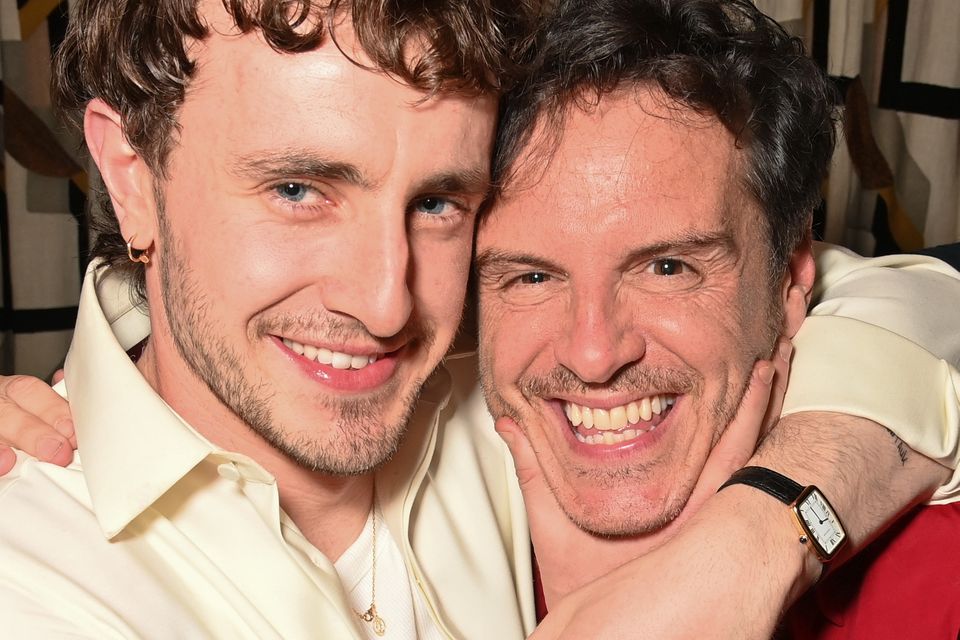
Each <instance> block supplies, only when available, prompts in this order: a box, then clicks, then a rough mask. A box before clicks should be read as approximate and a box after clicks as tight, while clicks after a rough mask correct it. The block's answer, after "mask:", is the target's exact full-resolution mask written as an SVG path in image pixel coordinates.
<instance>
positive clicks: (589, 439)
mask: <svg viewBox="0 0 960 640" xmlns="http://www.w3.org/2000/svg"><path fill="white" fill-rule="evenodd" d="M654 429H656V427H649V428H648V429H627V430H626V431H617V432H616V433H614V432H613V431H604V432H603V433H595V434H593V435H592V436H585V435H583V434H581V433H579V432H577V431H574V432H573V435H575V436H576V438H577V440H579V441H580V442H582V443H583V444H619V443H621V442H626V441H627V440H633V439H634V438H636V437H637V436H639V435H641V434H644V433H647V432H649V431H653V430H654Z"/></svg>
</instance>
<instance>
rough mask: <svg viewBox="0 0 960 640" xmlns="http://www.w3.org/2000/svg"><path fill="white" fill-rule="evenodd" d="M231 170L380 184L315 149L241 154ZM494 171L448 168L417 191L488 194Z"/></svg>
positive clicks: (365, 186) (261, 175) (250, 174)
mask: <svg viewBox="0 0 960 640" xmlns="http://www.w3.org/2000/svg"><path fill="white" fill-rule="evenodd" d="M231 170H232V171H231V172H232V173H233V174H234V175H236V176H238V177H240V178H248V179H253V180H263V179H264V178H268V179H269V178H284V177H291V176H309V177H311V178H317V179H325V180H332V181H339V182H346V183H347V184H352V185H355V186H358V187H360V188H361V189H365V190H368V191H370V190H374V189H376V188H377V187H378V186H379V185H378V184H377V183H376V182H375V181H373V180H370V179H369V178H368V177H366V176H365V175H364V173H363V171H362V170H361V169H360V168H359V167H358V166H357V165H355V164H351V163H349V162H340V161H336V160H330V159H327V158H324V157H322V156H320V155H317V154H315V153H311V152H299V151H281V152H278V153H257V154H250V155H246V156H241V157H240V158H239V159H238V160H237V161H236V162H234V163H233V165H232V167H231ZM490 189H491V182H490V174H489V173H488V172H487V171H484V170H483V169H481V168H479V167H467V168H463V169H455V170H452V171H444V172H441V173H438V174H436V175H432V176H428V177H427V178H426V179H425V180H423V181H422V182H421V183H419V184H418V185H417V188H416V189H415V193H418V194H422V193H464V194H469V195H481V196H486V195H487V194H489V193H490Z"/></svg>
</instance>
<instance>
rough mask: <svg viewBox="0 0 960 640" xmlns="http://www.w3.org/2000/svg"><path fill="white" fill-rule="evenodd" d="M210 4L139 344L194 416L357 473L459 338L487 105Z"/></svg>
mask: <svg viewBox="0 0 960 640" xmlns="http://www.w3.org/2000/svg"><path fill="white" fill-rule="evenodd" d="M218 13H219V15H217V16H214V18H213V19H214V28H213V30H212V31H213V35H212V36H211V37H210V38H209V39H208V40H206V41H204V42H203V43H200V44H197V45H196V52H197V58H198V60H199V69H198V73H197V75H196V77H195V79H194V80H193V81H192V82H191V86H190V88H189V90H188V93H187V97H186V100H185V103H184V105H183V107H182V109H181V111H180V113H179V118H178V120H179V125H180V130H179V133H180V135H179V138H178V142H177V144H176V145H175V147H174V149H173V151H172V153H171V155H170V160H169V172H168V175H167V179H166V180H164V181H163V182H162V183H160V185H159V187H160V189H161V190H162V194H163V197H162V200H163V203H162V207H159V208H161V209H162V210H161V212H160V214H159V215H158V217H157V225H158V234H157V235H158V241H157V245H156V250H157V253H156V256H157V262H158V263H159V275H158V274H157V270H156V269H152V270H151V271H150V273H149V275H148V295H149V296H150V298H151V300H154V301H157V300H159V299H160V297H158V296H157V295H156V293H157V292H158V291H159V292H160V295H161V296H162V300H163V305H160V304H157V302H154V304H153V307H154V310H155V312H154V313H155V315H154V318H153V321H154V338H153V340H152V343H151V348H152V349H153V350H154V352H155V355H156V358H157V360H158V363H159V364H160V368H161V370H164V371H166V372H167V374H166V375H167V378H168V386H173V385H180V386H186V387H189V386H193V387H194V388H197V390H196V393H195V396H193V397H192V398H191V400H190V404H192V405H197V406H196V408H195V409H194V411H195V412H196V413H194V414H192V415H191V418H192V419H193V420H197V419H198V418H197V417H196V416H197V415H200V414H203V416H202V418H199V419H201V420H206V421H207V422H208V423H209V422H215V421H217V420H218V419H219V417H220V416H221V414H224V415H226V416H227V418H226V419H227V420H228V421H229V420H236V416H239V417H240V418H241V419H242V420H243V421H244V422H246V423H247V424H248V425H249V426H251V427H252V428H253V430H254V431H255V432H257V433H258V434H259V435H260V436H263V437H265V438H266V439H267V440H268V441H269V442H270V443H271V444H272V445H274V446H276V447H278V448H280V449H281V450H283V451H284V452H286V453H288V454H289V455H291V456H293V457H294V458H296V459H298V460H300V461H301V462H302V463H303V464H305V465H307V466H310V467H316V468H318V469H319V470H323V471H327V472H333V473H339V474H352V473H360V472H364V471H366V470H369V469H370V468H372V467H373V466H375V465H377V464H379V463H380V462H382V461H383V460H384V459H385V458H386V457H388V456H389V455H390V453H391V452H392V451H393V450H394V449H395V447H396V446H397V444H398V442H399V439H400V437H401V435H402V433H403V428H404V425H405V423H406V420H407V417H408V415H409V412H410V410H411V408H412V405H413V402H414V400H415V396H416V393H417V391H418V389H419V386H420V384H421V383H422V382H423V381H424V379H425V378H426V377H427V376H429V374H430V373H431V371H432V370H433V369H434V367H435V366H436V365H437V363H438V362H439V360H440V358H441V357H442V355H443V354H444V352H445V350H446V349H447V347H448V345H449V343H450V342H451V340H452V338H453V335H454V333H455V331H456V328H457V325H458V322H459V318H460V313H461V310H462V306H463V296H464V288H465V282H466V279H467V272H468V268H469V260H470V250H471V240H472V231H473V217H474V213H475V211H476V209H477V207H478V205H479V204H480V202H481V200H482V198H483V196H484V192H485V191H486V188H487V182H488V173H489V156H490V149H491V140H492V135H493V127H494V117H495V108H496V105H495V99H494V98H492V97H486V98H461V97H453V96H449V95H441V96H440V97H437V98H431V99H429V100H426V101H424V95H423V94H421V93H419V92H417V91H414V90H412V89H410V88H409V87H407V86H405V85H403V84H401V83H399V82H398V81H395V80H393V79H391V78H389V77H386V76H384V75H381V74H377V73H373V72H371V71H367V70H364V69H363V68H361V67H360V66H358V65H356V64H354V63H353V62H351V61H350V60H348V59H347V58H346V57H344V55H343V54H342V53H340V51H339V50H338V48H337V46H336V45H334V44H333V43H331V42H330V41H329V39H328V41H327V42H326V44H324V46H323V47H321V48H320V49H319V50H317V51H314V52H310V53H303V54H296V55H291V54H280V53H277V52H275V51H273V50H272V49H271V48H270V47H269V46H267V45H266V44H265V43H264V42H263V41H262V39H261V38H260V37H259V35H256V34H255V35H248V36H242V37H238V36H225V35H222V34H225V33H231V32H232V31H233V29H232V28H231V25H230V24H229V22H227V21H226V18H225V16H224V15H223V12H222V9H221V10H220V11H219V12H218ZM218 21H220V22H222V23H223V24H219V23H218ZM337 36H338V40H339V44H340V46H342V47H344V49H345V50H346V51H348V52H350V53H351V54H352V55H353V56H354V57H355V58H356V59H358V61H359V62H361V63H369V61H368V60H366V59H365V58H364V57H363V55H362V53H360V52H359V50H358V49H357V48H356V47H355V44H354V41H353V39H352V34H351V33H350V30H349V27H343V28H342V29H340V30H339V31H338V32H337ZM177 376H179V378H177ZM197 378H199V380H200V381H202V382H203V383H205V385H206V386H207V387H208V388H209V389H210V391H211V393H208V392H207V390H206V389H204V388H203V385H200V384H198V383H197ZM171 381H172V382H171ZM218 399H219V400H218ZM221 401H222V404H221ZM224 408H226V409H229V413H225V412H224ZM218 412H219V413H218ZM233 414H236V416H235V415H233ZM227 431H228V430H227ZM220 444H222V445H225V444H227V443H223V442H221V443H220Z"/></svg>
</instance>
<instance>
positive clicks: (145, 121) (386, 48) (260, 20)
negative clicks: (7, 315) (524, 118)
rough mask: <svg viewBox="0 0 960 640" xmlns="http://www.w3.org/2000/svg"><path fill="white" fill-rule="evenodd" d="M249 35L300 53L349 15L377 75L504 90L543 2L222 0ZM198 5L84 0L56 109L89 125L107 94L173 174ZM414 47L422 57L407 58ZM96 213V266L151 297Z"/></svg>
mask: <svg viewBox="0 0 960 640" xmlns="http://www.w3.org/2000/svg"><path fill="white" fill-rule="evenodd" d="M221 1H222V3H223V6H224V8H225V9H226V11H227V12H228V13H229V15H230V16H231V17H232V19H233V21H234V23H235V24H236V26H237V28H238V29H239V30H240V31H241V32H242V33H250V32H254V31H259V32H260V33H261V34H262V35H263V37H264V39H265V40H266V41H267V43H268V44H269V45H270V46H271V47H273V48H274V49H275V50H277V51H280V52H285V53H291V54H295V53H298V52H302V51H309V50H312V49H315V48H316V47H317V46H319V45H320V44H321V43H322V42H323V40H324V38H326V37H333V38H334V40H335V39H336V33H335V25H336V24H337V23H338V21H339V20H340V19H341V18H348V19H349V21H350V23H351V25H352V27H353V29H354V31H355V33H356V37H357V40H358V42H359V43H360V45H361V47H362V48H363V50H364V52H365V53H366V54H367V55H368V56H369V58H370V60H371V61H372V62H373V65H374V67H375V68H376V69H377V70H379V71H382V72H385V73H388V74H391V75H393V76H395V77H397V78H398V79H400V80H401V81H403V82H405V83H406V84H408V85H410V86H411V87H414V88H416V89H419V90H421V91H423V92H425V95H430V94H435V93H438V92H455V93H465V94H484V93H491V92H493V93H499V92H501V91H503V89H505V88H506V87H508V86H509V85H510V83H511V82H512V81H513V80H514V79H515V78H516V76H517V73H518V72H519V67H518V66H516V65H515V64H514V63H513V60H514V59H515V58H517V57H519V54H518V53H517V52H518V51H520V50H521V49H522V48H523V46H524V45H525V44H529V37H530V34H531V33H532V26H531V25H532V21H533V20H534V19H535V17H536V15H537V11H536V10H535V7H536V6H537V3H536V2H535V0H320V1H317V0H313V1H311V0H221ZM198 4H199V2H198V0H77V1H75V2H71V15H70V23H69V27H68V29H67V32H66V37H65V39H64V41H63V43H62V44H61V45H60V47H59V49H58V50H57V52H56V56H55V60H54V72H53V80H52V95H53V101H54V104H55V106H56V108H57V110H58V112H59V114H60V116H61V118H63V119H64V120H65V121H66V122H67V123H68V124H71V125H73V126H75V127H77V128H78V129H79V128H80V127H81V126H82V122H83V114H84V110H85V108H86V105H87V103H88V102H89V101H90V100H92V99H94V98H100V99H102V100H103V101H104V102H106V103H107V104H108V105H110V107H112V108H113V109H114V110H115V111H116V112H117V113H118V114H120V117H121V119H122V121H123V126H124V133H125V134H126V137H127V141H128V142H129V143H130V145H131V146H132V147H133V148H134V149H135V150H136V151H137V153H138V154H139V155H140V156H141V157H142V158H143V159H144V161H145V162H146V163H147V165H148V166H149V167H150V169H151V171H152V172H153V173H154V175H156V176H158V177H164V176H165V169H166V160H167V156H168V155H169V152H170V150H171V148H172V146H173V141H174V140H175V139H176V136H175V135H174V134H175V133H176V127H177V112H178V110H179V108H180V106H181V104H182V103H183V100H184V96H185V94H186V90H187V87H188V85H189V84H190V80H191V78H192V76H193V74H194V71H195V68H196V61H195V60H193V59H192V58H191V56H190V53H189V51H190V48H189V45H190V42H191V41H196V40H202V39H204V38H206V37H207V36H208V35H209V30H208V27H207V25H206V24H205V22H204V19H203V17H202V16H201V15H200V10H199V8H198ZM411 44H413V45H415V50H416V51H417V55H414V56H410V55H409V54H410V50H411V47H410V46H409V45H411ZM97 198H98V202H99V205H100V206H99V210H98V208H96V207H94V208H92V209H91V217H90V226H91V230H92V231H93V234H94V239H93V246H92V249H91V256H90V257H91V258H93V257H102V258H104V259H105V260H106V262H107V264H108V265H109V266H110V267H111V268H115V269H119V270H122V271H124V272H125V273H126V274H128V275H130V276H131V277H132V278H133V279H134V282H135V284H136V291H137V293H138V294H139V298H140V300H141V301H142V300H143V299H144V298H143V294H144V270H143V267H142V265H140V264H137V263H132V262H130V261H129V260H128V259H127V256H126V242H125V240H124V238H123V237H122V236H121V234H120V228H119V225H118V223H117V220H116V216H115V215H114V213H113V208H112V206H111V204H110V198H109V196H108V194H106V193H105V192H104V191H103V190H100V191H99V192H98V193H97Z"/></svg>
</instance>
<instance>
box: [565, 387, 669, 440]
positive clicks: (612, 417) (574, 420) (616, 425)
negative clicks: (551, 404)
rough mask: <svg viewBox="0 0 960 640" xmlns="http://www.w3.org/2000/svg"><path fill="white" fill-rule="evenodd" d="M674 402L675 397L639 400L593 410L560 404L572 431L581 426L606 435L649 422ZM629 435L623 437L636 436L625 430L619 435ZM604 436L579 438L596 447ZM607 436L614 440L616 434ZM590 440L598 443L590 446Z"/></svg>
mask: <svg viewBox="0 0 960 640" xmlns="http://www.w3.org/2000/svg"><path fill="white" fill-rule="evenodd" d="M674 402H676V397H675V396H672V395H663V394H661V395H655V396H648V397H646V398H641V399H640V400H636V401H634V402H630V403H628V404H625V405H621V406H619V407H613V408H612V409H593V408H591V407H587V406H584V405H580V404H575V403H573V402H564V403H563V410H564V412H565V413H566V414H567V420H569V421H570V424H572V425H573V426H574V427H579V426H580V425H583V426H584V427H585V428H587V429H597V430H598V431H604V432H609V431H620V430H621V429H624V428H625V427H626V426H627V425H635V424H638V423H639V422H640V421H643V422H649V421H650V420H651V419H652V418H653V416H654V415H661V414H662V413H663V412H665V411H666V410H667V408H668V407H671V406H673V403H674ZM631 432H633V435H632V436H627V439H629V438H630V437H633V438H635V437H636V436H637V432H636V431H634V430H633V429H627V430H626V431H624V432H623V435H624V436H626V434H629V433H631ZM607 435H608V434H607V433H603V434H596V435H590V436H581V437H583V438H586V440H585V441H586V442H587V443H588V444H600V443H601V442H603V441H604V439H605V438H606V436H607ZM609 435H611V436H614V437H616V436H618V435H619V434H609ZM591 438H600V441H598V442H591V441H590V439H591Z"/></svg>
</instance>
